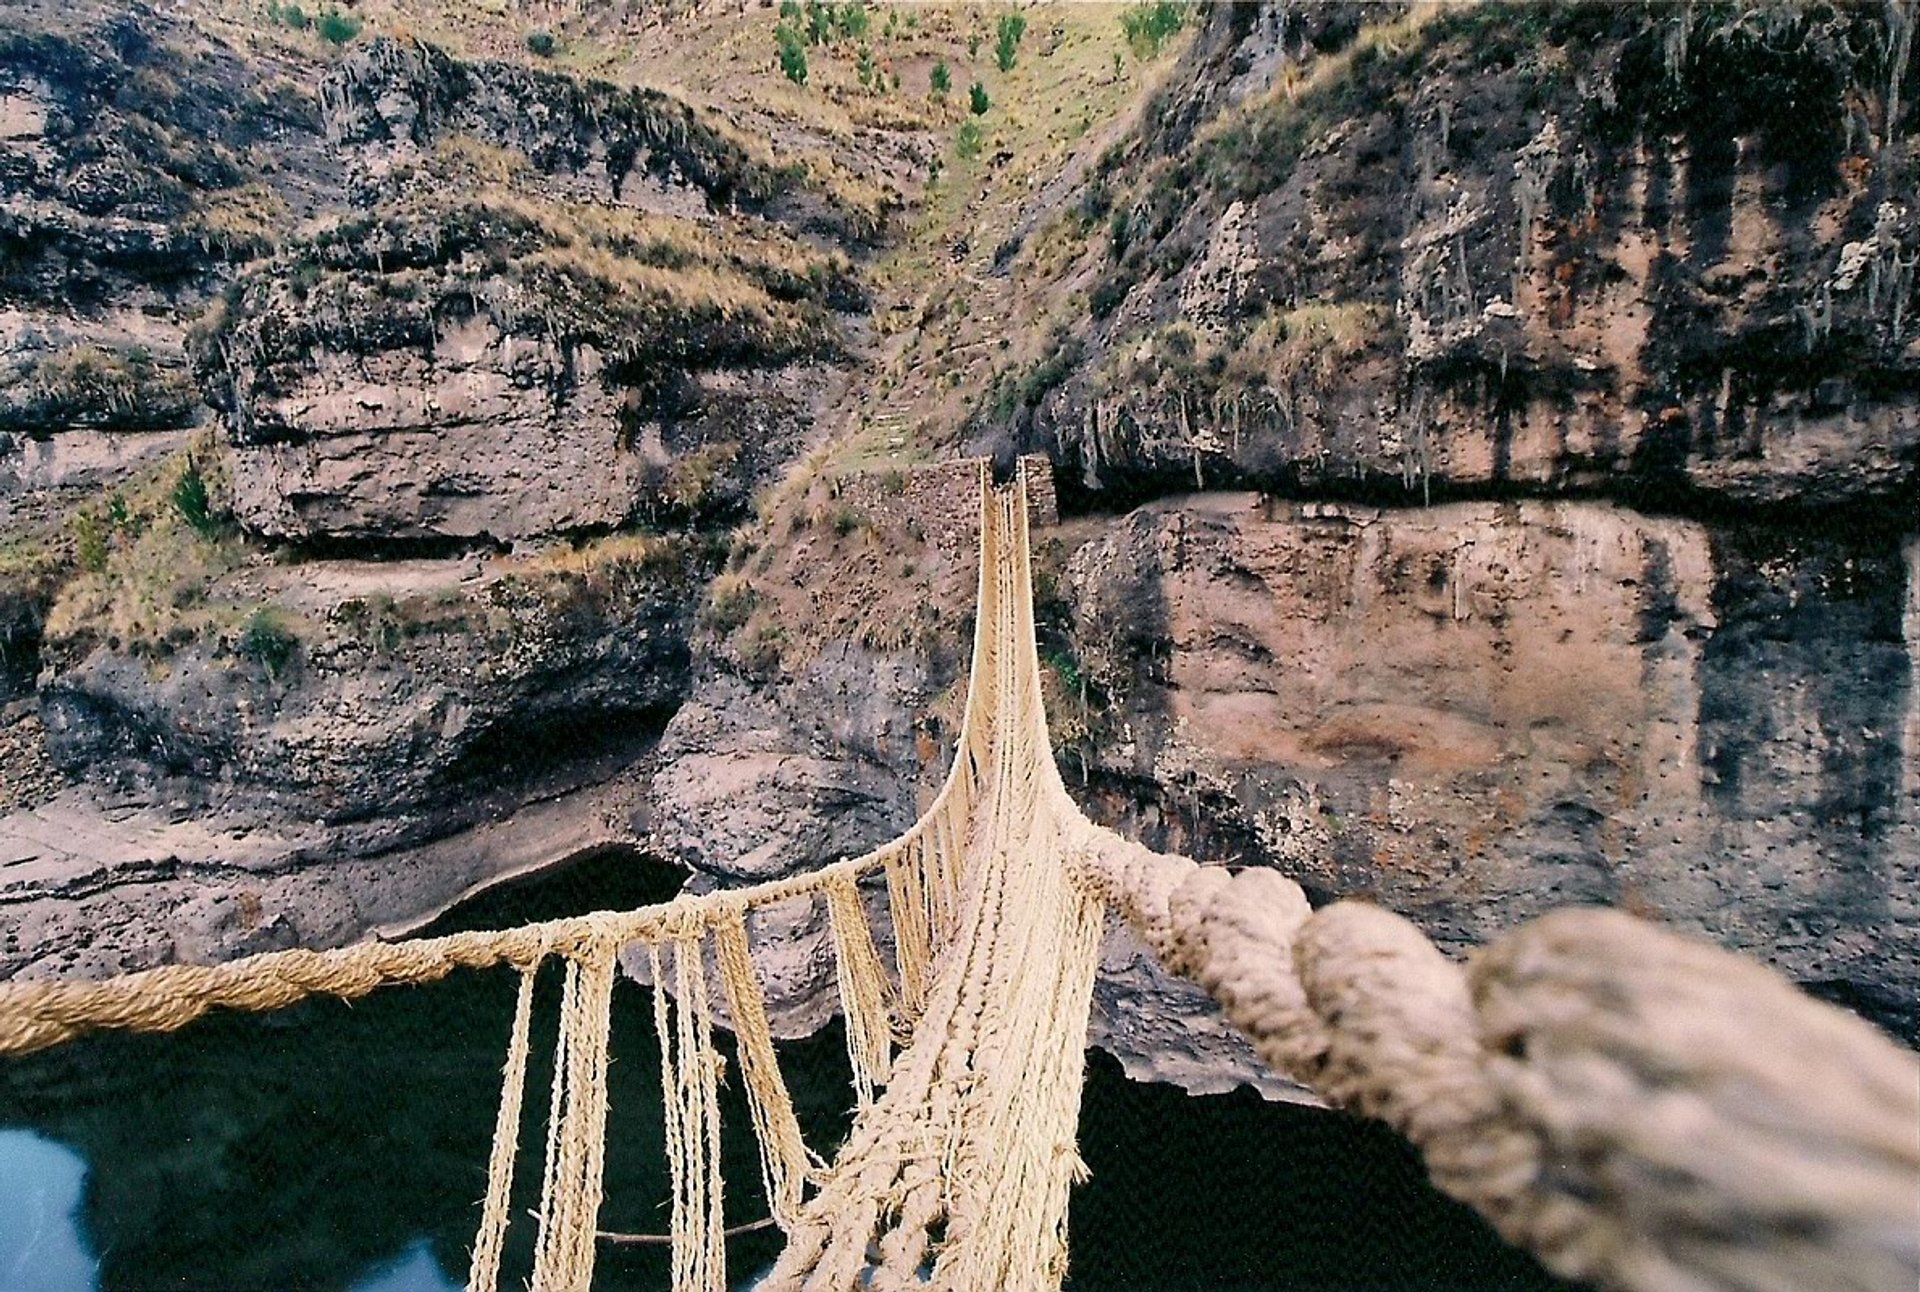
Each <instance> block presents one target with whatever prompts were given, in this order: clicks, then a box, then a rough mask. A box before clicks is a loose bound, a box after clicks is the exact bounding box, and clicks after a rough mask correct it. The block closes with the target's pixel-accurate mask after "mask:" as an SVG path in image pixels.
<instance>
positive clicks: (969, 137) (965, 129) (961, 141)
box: [953, 121, 985, 161]
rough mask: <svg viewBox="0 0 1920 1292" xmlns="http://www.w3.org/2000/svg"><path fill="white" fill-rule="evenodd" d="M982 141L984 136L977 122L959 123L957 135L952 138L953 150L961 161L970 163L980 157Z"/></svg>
mask: <svg viewBox="0 0 1920 1292" xmlns="http://www.w3.org/2000/svg"><path fill="white" fill-rule="evenodd" d="M984 140H985V135H984V134H983V132H982V131H981V129H980V123H979V122H977V121H963V122H961V123H960V132H959V134H957V135H956V136H954V141H953V150H954V152H955V153H957V154H959V157H960V160H961V161H972V160H973V159H974V158H975V157H978V156H979V155H980V150H981V148H982V147H983V146H984Z"/></svg>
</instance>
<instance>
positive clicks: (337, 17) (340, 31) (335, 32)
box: [313, 9, 360, 45]
mask: <svg viewBox="0 0 1920 1292" xmlns="http://www.w3.org/2000/svg"><path fill="white" fill-rule="evenodd" d="M313 29H314V30H315V31H317V32H319V33H320V39H321V40H324V41H326V42H327V44H329V45H344V44H346V43H347V42H348V41H350V40H352V39H353V38H354V37H355V36H358V35H359V34H360V20H359V19H357V18H349V17H348V16H347V15H346V14H343V13H341V12H340V11H339V10H338V9H329V10H327V11H326V12H325V13H323V14H321V15H320V19H319V21H318V22H316V23H314V24H313Z"/></svg>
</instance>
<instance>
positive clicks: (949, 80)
mask: <svg viewBox="0 0 1920 1292" xmlns="http://www.w3.org/2000/svg"><path fill="white" fill-rule="evenodd" d="M952 88H953V72H952V70H951V69H949V68H948V67H947V60H946V59H944V58H943V59H941V60H940V61H939V62H937V63H935V64H934V65H933V92H934V94H936V95H937V96H939V97H940V98H943V99H944V98H946V97H947V91H949V90H951V89H952Z"/></svg>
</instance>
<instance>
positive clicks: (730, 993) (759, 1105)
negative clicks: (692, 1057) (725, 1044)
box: [713, 917, 811, 1231]
mask: <svg viewBox="0 0 1920 1292" xmlns="http://www.w3.org/2000/svg"><path fill="white" fill-rule="evenodd" d="M713 941H714V958H715V959H716V960H717V961H718V963H719V968H720V979H721V983H722V984H723V985H724V986H725V988H726V992H727V1009H728V1013H729V1014H730V1015H731V1017H732V1019H733V1034H734V1039H735V1041H736V1043H737V1046H738V1054H739V1056H740V1076H741V1083H742V1084H743V1085H744V1086H745V1087H746V1093H747V1113H748V1116H749V1117H750V1118H751V1119H752V1121H753V1137H754V1141H755V1143H756V1144H758V1146H759V1149H760V1179H761V1183H762V1185H763V1186H764V1188H765V1190H766V1196H767V1210H768V1211H769V1212H770V1213H771V1214H772V1216H773V1219H774V1223H776V1224H778V1225H779V1226H780V1228H781V1229H783V1230H787V1231H791V1230H792V1229H793V1227H794V1224H795V1222H796V1220H797V1213H798V1211H799V1208H800V1201H801V1194H802V1191H803V1189H804V1188H805V1185H806V1179H807V1176H808V1174H809V1163H810V1160H811V1159H810V1156H809V1154H808V1152H807V1145H806V1141H805V1140H804V1139H803V1138H802V1137H801V1134H800V1121H799V1118H798V1117H796V1116H795V1115H794V1111H793V1098H792V1096H791V1095H790V1094H789V1093H788V1091H787V1083H786V1081H785V1079H784V1078H783V1077H782V1076H781V1073H780V1062H779V1059H778V1057H777V1056H776V1054H775V1053H774V1048H773V1031H772V1029H771V1027H769V1025H768V1022H767V1007H766V997H765V994H764V993H763V991H762V990H761V986H760V979H759V976H758V974H757V973H756V972H755V970H754V967H753V956H752V954H751V952H750V950H749V948H748V944H747V928H746V921H745V919H744V918H743V917H742V918H736V919H733V920H728V921H723V922H722V923H720V924H718V925H715V926H714V930H713Z"/></svg>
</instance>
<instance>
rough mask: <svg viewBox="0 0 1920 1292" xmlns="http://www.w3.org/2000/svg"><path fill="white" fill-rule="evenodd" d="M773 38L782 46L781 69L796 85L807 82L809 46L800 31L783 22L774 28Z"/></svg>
mask: <svg viewBox="0 0 1920 1292" xmlns="http://www.w3.org/2000/svg"><path fill="white" fill-rule="evenodd" d="M773 38H774V40H775V41H776V42H778V43H779V46H780V70H781V71H782V72H785V73H786V74H787V79H788V80H789V81H792V82H793V83H794V84H795V85H805V84H806V83H807V46H806V42H805V41H804V40H802V39H801V36H800V33H799V32H797V31H795V30H794V29H793V28H792V27H789V26H788V25H787V24H786V23H784V22H783V23H781V24H780V25H779V26H778V27H775V28H774V29H773Z"/></svg>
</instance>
